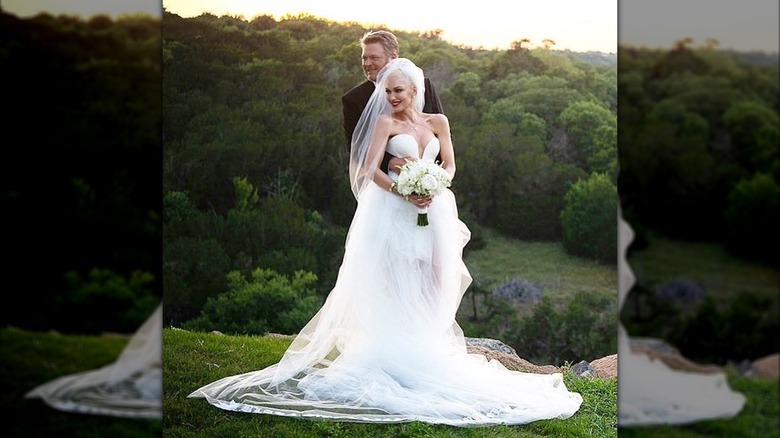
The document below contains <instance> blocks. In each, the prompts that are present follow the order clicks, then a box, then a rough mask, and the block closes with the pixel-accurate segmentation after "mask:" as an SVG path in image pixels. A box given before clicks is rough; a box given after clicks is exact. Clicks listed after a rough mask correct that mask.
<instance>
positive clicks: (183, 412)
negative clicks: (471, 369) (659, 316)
mask: <svg viewBox="0 0 780 438" xmlns="http://www.w3.org/2000/svg"><path fill="white" fill-rule="evenodd" d="M290 342H291V339H290V338H281V339H280V338H272V337H267V336H266V337H261V336H227V335H214V334H209V333H197V332H187V331H183V330H177V329H168V328H166V329H164V330H163V345H164V348H163V364H164V374H163V385H164V387H163V390H164V398H163V411H164V412H165V418H164V419H163V423H164V424H163V427H164V430H165V436H166V437H171V438H180V437H181V438H185V437H186V438H189V437H203V436H208V437H221V436H253V437H274V438H287V437H300V438H310V437H355V438H364V437H372V438H373V437H387V438H398V437H474V438H476V437H485V436H491V437H507V438H508V437H522V438H526V437H542V436H549V437H584V436H588V437H615V436H617V434H616V424H617V383H616V382H615V381H614V380H612V381H604V380H596V379H587V378H580V377H577V376H576V375H574V374H573V373H570V372H566V373H565V374H564V379H565V382H566V385H567V387H568V388H569V389H570V390H572V391H576V392H579V393H580V394H582V396H583V398H584V403H583V406H582V408H581V409H580V411H578V412H577V413H576V414H575V415H574V416H573V417H571V418H569V419H567V420H545V421H538V422H535V423H531V424H528V425H522V426H512V427H508V426H496V427H488V428H476V429H471V428H469V429H466V428H456V427H451V426H443V425H438V426H433V425H428V424H424V423H418V422H414V423H405V424H380V425H376V424H360V423H338V422H321V421H312V420H296V419H290V418H283V417H275V416H271V415H255V414H246V413H237V412H227V411H223V410H221V409H218V408H215V407H213V406H211V405H209V404H208V403H207V402H206V401H205V400H203V399H188V398H186V397H187V395H188V394H189V393H191V392H192V391H194V390H195V389H197V388H198V387H200V386H201V385H203V384H206V383H208V382H211V381H213V380H216V379H219V378H221V377H225V376H228V375H233V374H238V373H243V372H248V371H252V370H257V369H260V368H264V367H266V366H268V365H271V364H273V363H275V362H277V361H278V360H279V359H281V357H282V354H283V353H284V350H285V349H286V348H287V346H288V345H289V344H290Z"/></svg>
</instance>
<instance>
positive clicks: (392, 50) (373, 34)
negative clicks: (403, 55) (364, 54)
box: [360, 30, 398, 57]
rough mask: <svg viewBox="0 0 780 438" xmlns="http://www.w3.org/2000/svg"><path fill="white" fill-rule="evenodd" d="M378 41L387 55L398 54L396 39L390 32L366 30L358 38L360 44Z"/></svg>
mask: <svg viewBox="0 0 780 438" xmlns="http://www.w3.org/2000/svg"><path fill="white" fill-rule="evenodd" d="M374 43H379V44H381V45H382V49H383V50H384V52H385V55H387V57H392V56H393V55H398V40H397V39H396V38H395V35H393V33H392V32H388V31H386V30H372V31H368V32H366V33H365V34H363V36H362V37H361V38H360V45H361V47H362V46H365V45H366V44H374Z"/></svg>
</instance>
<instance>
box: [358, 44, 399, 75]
mask: <svg viewBox="0 0 780 438" xmlns="http://www.w3.org/2000/svg"><path fill="white" fill-rule="evenodd" d="M362 57H363V73H365V75H366V78H368V80H369V81H372V82H373V81H376V75H377V73H379V70H382V67H384V66H385V65H386V64H387V63H388V62H390V59H392V58H391V57H389V56H387V55H386V54H385V51H384V49H383V48H382V45H381V44H379V43H370V44H366V45H364V46H363V55H362Z"/></svg>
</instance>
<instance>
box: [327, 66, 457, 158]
mask: <svg viewBox="0 0 780 438" xmlns="http://www.w3.org/2000/svg"><path fill="white" fill-rule="evenodd" d="M373 92H374V83H373V82H371V81H365V82H363V83H362V84H360V85H358V86H356V87H355V88H353V89H351V90H349V91H347V92H346V93H344V95H343V96H341V105H342V109H343V111H344V135H345V136H346V138H347V152H349V150H350V149H351V147H352V133H354V132H355V126H357V122H358V120H360V115H361V114H363V109H364V108H365V107H366V103H368V98H369V97H371V93H373ZM423 112H424V113H428V114H442V113H443V112H444V111H443V110H442V107H441V100H439V95H438V94H437V93H436V89H435V88H433V83H432V82H431V80H430V79H428V78H425V103H424V104H423ZM389 160H390V154H388V153H385V159H384V160H383V161H382V166H381V167H382V170H387V162H388V161H389Z"/></svg>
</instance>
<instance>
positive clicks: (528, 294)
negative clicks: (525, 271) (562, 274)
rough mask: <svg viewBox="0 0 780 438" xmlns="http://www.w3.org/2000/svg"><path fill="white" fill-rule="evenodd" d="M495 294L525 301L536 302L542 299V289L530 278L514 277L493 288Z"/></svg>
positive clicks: (495, 295)
mask: <svg viewBox="0 0 780 438" xmlns="http://www.w3.org/2000/svg"><path fill="white" fill-rule="evenodd" d="M493 296H494V297H499V298H505V299H509V300H517V301H520V302H523V303H535V302H538V301H539V300H541V299H542V289H541V288H540V287H539V285H537V284H535V283H532V282H530V281H528V280H524V279H522V278H513V279H512V280H509V281H507V282H506V283H504V284H502V285H500V286H498V287H496V288H495V289H493Z"/></svg>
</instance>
